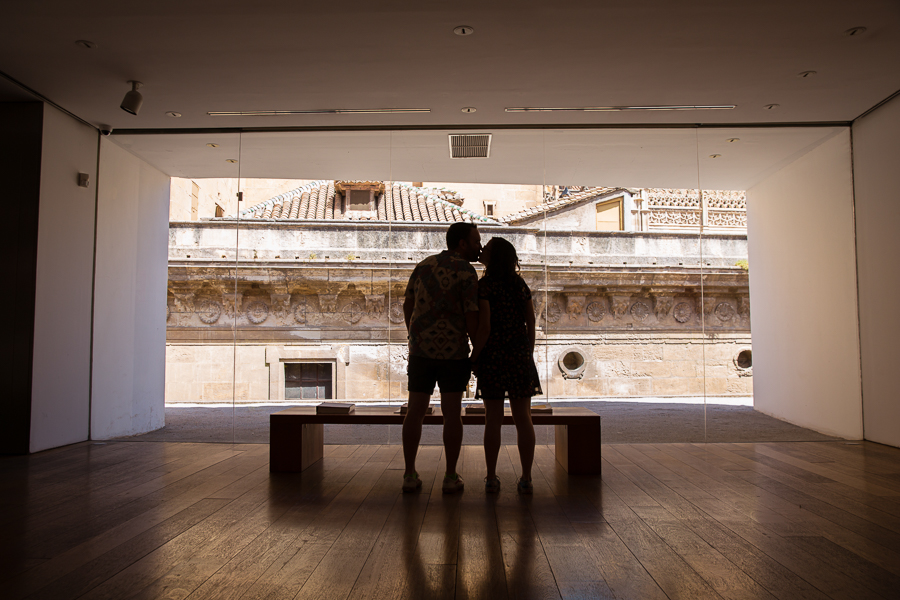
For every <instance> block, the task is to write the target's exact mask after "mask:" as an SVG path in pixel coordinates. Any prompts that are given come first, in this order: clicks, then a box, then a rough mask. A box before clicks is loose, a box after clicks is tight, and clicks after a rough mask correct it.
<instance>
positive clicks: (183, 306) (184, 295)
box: [173, 291, 194, 325]
mask: <svg viewBox="0 0 900 600" xmlns="http://www.w3.org/2000/svg"><path fill="white" fill-rule="evenodd" d="M174 294H175V298H174V300H173V303H174V305H175V324H176V325H187V324H188V322H189V321H190V318H191V315H192V314H193V313H194V292H182V291H176V292H174Z"/></svg>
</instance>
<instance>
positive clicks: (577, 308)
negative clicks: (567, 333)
mask: <svg viewBox="0 0 900 600" xmlns="http://www.w3.org/2000/svg"><path fill="white" fill-rule="evenodd" d="M584 304H585V297H584V296H581V295H573V294H567V295H566V313H568V315H569V318H570V319H577V318H578V317H579V315H581V312H582V311H583V310H584Z"/></svg>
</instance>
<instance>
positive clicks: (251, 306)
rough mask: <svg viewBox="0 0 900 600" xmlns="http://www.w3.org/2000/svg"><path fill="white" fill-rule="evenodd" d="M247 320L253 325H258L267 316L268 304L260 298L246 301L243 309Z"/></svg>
mask: <svg viewBox="0 0 900 600" xmlns="http://www.w3.org/2000/svg"><path fill="white" fill-rule="evenodd" d="M244 313H245V314H246V315H247V320H248V321H250V322H251V323H253V324H254V325H259V324H260V323H262V322H263V321H265V320H266V319H267V318H268V317H269V305H268V304H266V303H265V302H263V301H262V300H253V301H251V302H248V303H247V308H246V309H245V310H244Z"/></svg>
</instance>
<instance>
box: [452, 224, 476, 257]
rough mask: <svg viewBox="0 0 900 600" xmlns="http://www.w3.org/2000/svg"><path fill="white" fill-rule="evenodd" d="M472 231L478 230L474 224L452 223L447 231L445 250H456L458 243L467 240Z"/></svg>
mask: <svg viewBox="0 0 900 600" xmlns="http://www.w3.org/2000/svg"><path fill="white" fill-rule="evenodd" d="M473 229H478V227H476V226H475V223H454V224H453V225H451V226H450V228H449V229H447V249H448V250H456V247H457V246H459V243H460V242H461V241H463V240H467V239H469V236H470V235H471V234H472V230H473Z"/></svg>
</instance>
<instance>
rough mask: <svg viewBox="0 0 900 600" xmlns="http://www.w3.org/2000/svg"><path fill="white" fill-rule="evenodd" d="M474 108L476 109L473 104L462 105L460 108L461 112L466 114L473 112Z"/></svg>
mask: <svg viewBox="0 0 900 600" xmlns="http://www.w3.org/2000/svg"><path fill="white" fill-rule="evenodd" d="M475 110H476V108H475V107H474V106H464V107H463V108H462V112H464V113H466V114H471V113H473V112H475Z"/></svg>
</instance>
